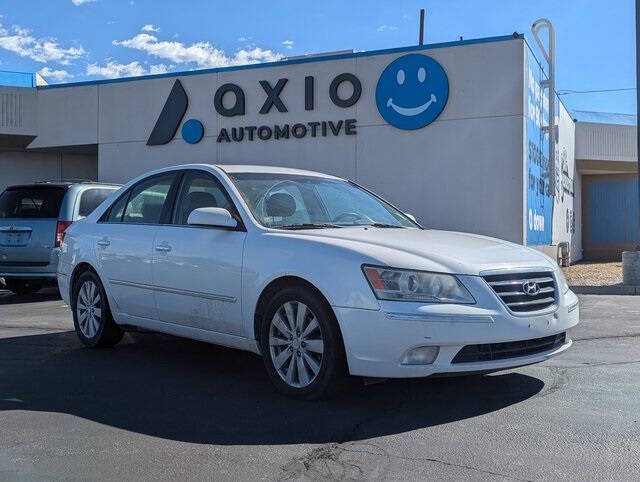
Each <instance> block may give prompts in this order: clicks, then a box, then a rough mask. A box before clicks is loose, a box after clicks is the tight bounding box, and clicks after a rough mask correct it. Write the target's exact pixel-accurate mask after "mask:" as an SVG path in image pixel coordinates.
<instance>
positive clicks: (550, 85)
mask: <svg viewBox="0 0 640 482" xmlns="http://www.w3.org/2000/svg"><path fill="white" fill-rule="evenodd" d="M544 28H546V29H547V30H548V38H549V42H548V44H549V48H548V49H547V48H546V47H545V46H544V44H543V43H542V40H540V36H539V35H538V31H539V30H542V29H544ZM531 33H533V37H534V38H535V39H536V43H537V44H538V47H540V50H541V51H542V55H544V58H545V60H546V61H547V64H548V65H549V79H548V80H545V81H543V82H542V87H543V88H545V87H546V88H547V89H548V90H549V96H548V98H549V124H548V125H547V126H543V127H542V130H543V132H545V131H546V132H548V133H549V190H550V191H551V195H552V196H555V195H556V159H555V157H556V142H557V139H558V132H557V127H556V108H555V107H556V32H555V30H554V29H553V25H551V22H550V21H549V19H546V18H539V19H538V20H536V21H535V22H533V25H532V26H531Z"/></svg>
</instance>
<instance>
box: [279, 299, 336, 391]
mask: <svg viewBox="0 0 640 482" xmlns="http://www.w3.org/2000/svg"><path fill="white" fill-rule="evenodd" d="M269 351H270V353H271V361H272V362H273V366H274V368H275V370H276V372H278V375H280V377H281V378H282V379H283V380H284V381H285V383H287V385H289V386H291V387H295V388H304V387H306V386H308V385H310V384H311V383H313V381H314V380H315V379H316V377H317V376H318V373H319V372H320V367H321V366H322V356H323V353H324V339H323V337H322V329H321V328H320V324H319V323H318V320H317V319H316V316H315V314H314V313H313V312H312V311H311V310H310V309H309V307H308V306H307V305H305V304H304V303H301V302H299V301H288V302H286V303H284V304H283V305H281V306H280V307H279V308H278V309H277V310H276V312H275V314H274V315H273V318H272V319H271V325H270V327H269Z"/></svg>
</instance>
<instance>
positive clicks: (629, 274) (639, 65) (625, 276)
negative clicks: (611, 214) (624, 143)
mask: <svg viewBox="0 0 640 482" xmlns="http://www.w3.org/2000/svg"><path fill="white" fill-rule="evenodd" d="M639 110H640V0H636V142H637V148H638V152H637V154H636V155H637V156H638V165H637V167H638V208H640V136H638V134H637V132H638V128H639V127H640V126H638V117H639V114H640V112H639ZM638 221H639V223H640V219H639V220H638ZM638 234H639V235H640V230H639V232H638ZM622 283H623V284H625V285H633V286H640V237H638V244H637V245H636V250H635V251H623V252H622Z"/></svg>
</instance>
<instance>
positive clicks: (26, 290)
mask: <svg viewBox="0 0 640 482" xmlns="http://www.w3.org/2000/svg"><path fill="white" fill-rule="evenodd" d="M4 285H5V286H6V288H7V289H8V290H9V291H12V292H13V293H15V294H17V295H33V294H35V293H37V292H38V291H40V288H42V282H40V281H35V280H29V279H5V280H4Z"/></svg>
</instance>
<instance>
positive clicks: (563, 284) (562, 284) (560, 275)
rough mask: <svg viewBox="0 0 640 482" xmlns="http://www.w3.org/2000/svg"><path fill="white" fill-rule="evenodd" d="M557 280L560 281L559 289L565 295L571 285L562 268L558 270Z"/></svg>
mask: <svg viewBox="0 0 640 482" xmlns="http://www.w3.org/2000/svg"><path fill="white" fill-rule="evenodd" d="M556 279H557V280H558V288H559V289H560V293H562V294H563V295H564V294H566V293H567V291H569V283H568V282H567V278H565V277H564V273H563V272H562V268H558V269H557V270H556Z"/></svg>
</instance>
